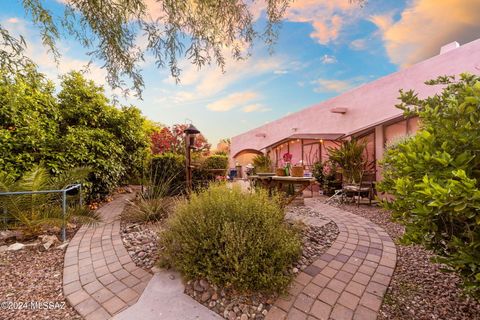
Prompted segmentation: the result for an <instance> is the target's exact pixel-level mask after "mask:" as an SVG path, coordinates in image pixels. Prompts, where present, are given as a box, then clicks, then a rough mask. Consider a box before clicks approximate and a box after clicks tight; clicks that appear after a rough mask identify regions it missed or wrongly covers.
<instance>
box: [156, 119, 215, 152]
mask: <svg viewBox="0 0 480 320" xmlns="http://www.w3.org/2000/svg"><path fill="white" fill-rule="evenodd" d="M187 126H188V125H186V124H175V125H173V126H172V127H171V128H168V127H164V128H162V129H161V130H159V131H155V132H153V133H152V134H151V135H150V140H151V147H150V148H151V151H152V153H153V154H162V153H165V152H172V153H177V154H184V153H185V134H184V133H183V131H184V130H185V129H186V128H187ZM194 147H195V149H194V152H195V153H197V154H202V155H207V154H208V153H209V151H210V144H209V143H208V141H207V139H206V138H205V137H204V136H203V135H202V134H201V133H200V134H198V135H197V136H196V137H195V145H194Z"/></svg>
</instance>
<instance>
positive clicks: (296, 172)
mask: <svg viewBox="0 0 480 320" xmlns="http://www.w3.org/2000/svg"><path fill="white" fill-rule="evenodd" d="M291 175H292V177H303V166H293V167H292V170H291Z"/></svg>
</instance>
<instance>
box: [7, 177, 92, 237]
mask: <svg viewBox="0 0 480 320" xmlns="http://www.w3.org/2000/svg"><path fill="white" fill-rule="evenodd" d="M72 190H78V191H79V204H80V206H82V205H83V197H82V185H81V184H74V185H71V186H67V187H65V188H63V189H60V190H38V191H7V192H0V196H19V195H33V194H46V193H61V194H62V214H63V223H62V241H64V242H65V241H66V240H67V232H66V223H65V216H66V214H67V193H68V192H69V191H72Z"/></svg>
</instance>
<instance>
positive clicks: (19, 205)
mask: <svg viewBox="0 0 480 320" xmlns="http://www.w3.org/2000/svg"><path fill="white" fill-rule="evenodd" d="M89 173H90V169H89V168H84V167H79V168H73V169H70V170H67V171H65V172H64V173H62V174H60V175H58V176H55V177H54V176H51V175H50V174H49V172H48V171H47V170H46V169H45V168H43V167H41V166H35V167H34V168H33V169H32V170H30V171H28V172H26V173H25V174H24V175H23V176H22V177H21V178H20V179H17V180H16V179H14V178H13V177H11V176H9V175H7V174H5V173H0V192H15V191H41V190H60V189H63V188H65V187H67V186H68V185H70V184H73V183H79V182H82V181H84V180H85V179H86V177H87V176H88V174H89ZM72 197H74V196H73V195H68V198H72ZM61 200H62V198H61V194H60V193H42V194H22V195H3V196H0V216H1V222H0V223H1V224H2V225H3V227H5V228H18V229H21V230H22V231H23V232H24V234H25V235H27V236H32V235H36V234H38V233H40V232H41V231H42V229H44V228H45V227H51V226H58V227H59V226H61V225H63V223H64V221H66V222H70V221H75V222H79V223H86V224H92V223H96V222H98V221H99V220H100V219H99V217H98V215H97V214H95V213H93V212H90V211H89V210H88V209H86V208H83V207H79V206H72V205H69V206H68V208H67V214H66V216H65V217H63V210H62V202H61ZM67 203H68V202H67Z"/></svg>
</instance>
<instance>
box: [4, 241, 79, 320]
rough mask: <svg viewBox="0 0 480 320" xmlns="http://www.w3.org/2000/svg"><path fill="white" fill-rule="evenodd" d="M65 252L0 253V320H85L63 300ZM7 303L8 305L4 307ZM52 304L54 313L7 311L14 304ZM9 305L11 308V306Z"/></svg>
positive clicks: (36, 250)
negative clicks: (0, 303)
mask: <svg viewBox="0 0 480 320" xmlns="http://www.w3.org/2000/svg"><path fill="white" fill-rule="evenodd" d="M64 255H65V251H64V250H61V249H56V248H52V249H49V250H48V251H40V250H38V249H37V248H33V247H31V248H24V249H22V250H19V251H7V252H4V253H0V283H1V286H0V300H1V302H3V303H4V304H2V305H0V319H5V320H6V319H82V318H81V317H80V316H79V315H78V314H77V312H76V311H75V310H74V309H73V308H72V307H71V306H70V305H69V304H68V302H67V301H66V300H65V298H64V297H63V291H62V274H63V259H64ZM5 301H6V302H7V303H6V304H5ZM30 301H32V302H35V303H37V302H38V303H52V307H53V308H52V309H46V308H45V306H43V305H42V307H44V308H43V309H38V308H37V309H28V308H27V309H21V310H13V309H9V308H5V305H6V306H10V307H11V306H12V303H15V304H17V305H18V304H19V303H23V306H22V307H23V308H26V307H27V306H26V304H25V303H29V302H30ZM9 303H10V304H9Z"/></svg>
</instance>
